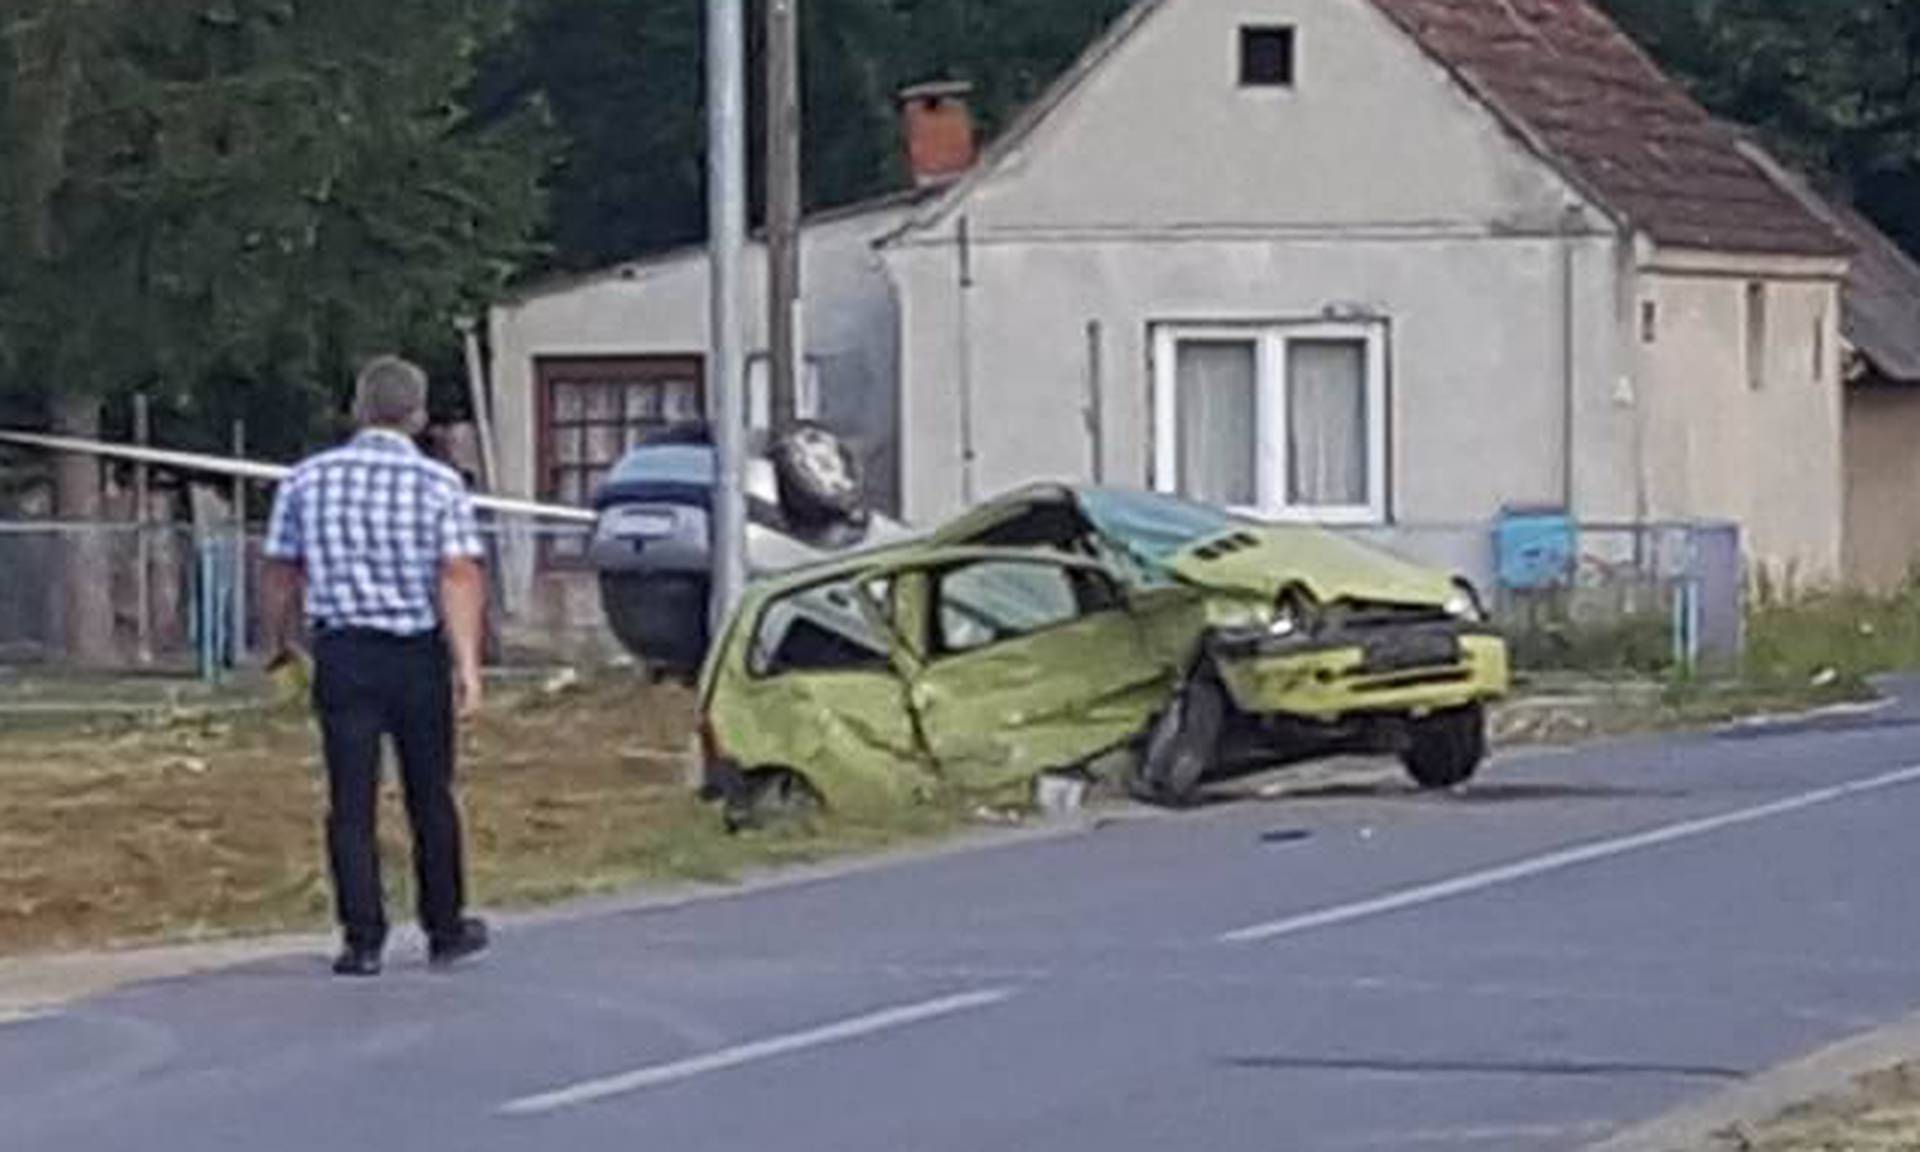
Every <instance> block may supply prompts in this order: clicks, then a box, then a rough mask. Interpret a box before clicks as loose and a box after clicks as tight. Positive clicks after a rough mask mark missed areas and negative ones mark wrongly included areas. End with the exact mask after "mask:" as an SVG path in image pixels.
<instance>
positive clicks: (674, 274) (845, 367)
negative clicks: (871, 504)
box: [490, 0, 1849, 579]
mask: <svg viewBox="0 0 1920 1152" xmlns="http://www.w3.org/2000/svg"><path fill="white" fill-rule="evenodd" d="M904 104H905V109H906V112H907V115H906V117H905V120H904V122H905V125H906V135H907V138H908V146H909V152H910V154H911V155H912V156H913V157H914V158H915V161H916V164H917V165H918V166H919V168H920V171H921V173H922V175H923V180H922V183H921V185H920V187H918V188H916V189H915V190H914V191H912V192H909V193H905V194H903V195H901V196H899V197H895V198H892V199H889V200H887V201H884V202H882V203H879V204H877V205H873V206H868V207H865V208H854V209H851V210H843V211H841V212H838V213H833V214H829V215H827V216H823V217H820V218H818V219H816V220H814V221H812V222H810V223H809V225H808V227H807V229H806V231H805V235H804V240H803V253H804V254H803V279H804V281H805V292H806V324H805V328H806V333H807V340H808V347H809V352H810V354H811V356H812V357H813V358H814V359H815V361H816V364H817V376H816V379H817V389H818V403H819V410H820V415H821V416H822V417H823V418H824V419H826V420H827V421H828V422H829V423H831V424H834V425H836V426H837V427H840V428H842V429H843V430H844V431H846V432H847V433H849V434H850V435H852V436H853V437H854V438H855V439H857V440H858V441H860V442H861V443H862V444H863V446H864V448H865V450H866V451H867V453H868V455H869V461H870V465H871V467H872V471H873V472H874V473H875V476H876V479H877V480H878V482H879V483H878V487H879V492H880V494H881V497H882V501H883V503H886V504H888V505H889V506H890V507H892V508H893V509H894V510H896V511H898V512H899V513H901V514H903V515H904V516H905V517H906V518H907V519H909V520H911V521H915V522H929V521H933V520H936V519H938V518H940V517H943V516H946V515H948V514H950V513H952V512H954V511H956V510H957V509H959V508H961V507H963V506H965V505H966V504H967V503H968V502H969V501H971V500H975V499H979V498H984V497H987V496H990V495H992V494H994V493H996V492H998V491H1001V490H1003V489H1006V488H1008V487H1011V486H1014V485H1017V484H1020V483H1022V482H1025V481H1029V480H1033V479H1038V478H1062V477H1064V478H1074V479H1098V480H1102V481H1104V482H1107V483H1112V484H1122V485H1138V486H1150V487H1156V488H1161V489H1167V490H1177V491H1183V492H1188V493H1191V494H1194V495H1196V496H1200V497H1203V498H1206V499H1209V500H1214V501H1219V502H1222V503H1226V504H1231V505H1235V506H1241V507H1245V508H1248V509H1250V510H1253V511H1255V512H1257V513H1258V514H1260V515H1263V516H1271V517H1276V518H1287V519H1305V520H1313V521H1319V522H1325V523H1331V524H1337V525H1341V526H1344V527H1347V528H1350V529H1352V530H1355V531H1363V532H1368V533H1375V534H1379V535H1381V536H1384V537H1386V538H1389V539H1391V540H1393V541H1396V542H1397V543H1399V544H1401V545H1403V546H1404V547H1406V548H1408V549H1410V550H1413V551H1415V552H1418V553H1423V554H1426V555H1428V556H1429V557H1430V558H1432V559H1434V560H1436V561H1442V562H1446V563H1450V564H1453V565H1455V566H1457V567H1459V568H1461V569H1463V570H1465V571H1468V572H1470V573H1474V574H1476V575H1479V576H1481V577H1484V576H1485V575H1486V569H1487V567H1488V565H1489V562H1490V561H1489V556H1488V548H1487V537H1486V526H1487V525H1488V523H1489V522H1490V521H1491V520H1492V518H1494V517H1495V516H1496V515H1497V514H1498V513H1499V512H1500V511H1501V509H1503V508H1505V507H1508V506H1512V505H1551V506H1556V507H1561V508H1565V509H1568V510H1570V511H1571V512H1572V514H1573V515H1574V516H1576V517H1577V518H1579V519H1581V520H1583V521H1590V522H1629V523H1631V522H1643V521H1646V520H1649V519H1661V518H1722V519H1732V520H1737V521H1738V522H1740V523H1741V525H1742V526H1743V529H1744V532H1745V539H1746V543H1747V546H1748V550H1749V552H1750V554H1751V555H1752V556H1753V557H1754V558H1756V559H1758V560H1760V561H1762V562H1765V563H1769V564H1773V565H1776V566H1781V567H1791V568H1792V569H1794V570H1795V571H1796V572H1798V573H1799V574H1800V576H1801V577H1802V578H1807V579H1830V578H1833V577H1836V576H1838V575H1839V574H1840V571H1841V564H1842V555H1843V531H1842V526H1843V524H1844V522H1845V517H1844V515H1843V491H1844V488H1843V450H1842V443H1843V437H1842V400H1841V397H1842V391H1843V381H1842V372H1841V348H1842V341H1841V338H1840V318H1841V288H1842V284H1843V282H1844V279H1845V277H1846V275H1847V272H1848V260H1847V256H1848V252H1849V244H1848V243H1847V241H1846V240H1845V239H1844V238H1843V236H1842V235H1841V233H1840V230H1838V229H1837V228H1836V227H1834V226H1833V225H1832V224H1831V223H1830V221H1829V220H1828V219H1826V218H1825V217H1824V216H1823V215H1822V214H1821V213H1819V212H1816V211H1814V210H1813V209H1812V208H1810V207H1809V206H1808V205H1807V204H1804V203H1802V202H1801V201H1800V200H1799V199H1797V198H1796V197H1795V196H1794V195H1792V194H1790V193H1789V192H1788V191H1786V190H1784V189H1783V187H1782V185H1781V183H1780V182H1779V181H1778V180H1776V179H1775V178H1773V176H1771V175H1770V174H1769V173H1768V172H1766V171H1765V170H1763V168H1762V167H1761V165H1760V163H1759V161H1757V160H1756V159H1755V158H1754V157H1752V156H1750V155H1749V154H1748V152H1747V150H1745V149H1744V148H1743V147H1742V146H1741V144H1740V142H1739V140H1738V138H1737V136H1736V135H1735V133H1734V132H1732V131H1731V130H1730V129H1728V128H1727V127H1725V126H1723V125H1721V124H1719V123H1717V122H1715V121H1714V120H1712V119H1711V118H1710V117H1709V116H1708V115H1707V114H1706V113H1705V112H1704V111H1702V110H1701V109H1700V108H1699V107H1698V106H1696V105H1695V104H1694V103H1693V102H1692V101H1691V100H1690V99H1689V98H1688V97H1687V95H1686V94H1685V93H1684V92H1683V91H1682V90H1681V89H1680V87H1679V86H1678V85H1677V84H1675V83H1674V82H1672V81H1671V80H1669V79H1668V78H1667V77H1665V76H1663V75H1662V74H1661V73H1660V72H1659V71H1658V69H1657V68H1656V67H1655V66H1654V65H1653V64H1652V63H1651V62H1650V61H1649V60H1648V58H1647V57H1645V56H1644V55H1643V54H1642V53H1641V52H1640V51H1639V50H1638V49H1637V48H1636V47H1635V46H1634V45H1633V44H1632V43H1631V42H1630V41H1629V40H1628V39H1627V38H1626V37H1625V36H1624V35H1623V34H1622V33H1621V32H1620V31H1619V30H1618V29H1616V28H1615V27H1614V26H1613V25H1612V24H1611V23H1610V22H1609V21H1608V20H1607V18H1606V17H1605V16H1604V15H1602V14H1601V13H1600V12H1599V10H1598V9H1597V8H1595V7H1594V6H1593V5H1592V4H1591V3H1589V2H1588V0H1533V2H1531V3H1526V4H1514V3H1510V2H1508V0H1140V2H1139V3H1138V4H1136V5H1135V7H1133V8H1132V9H1131V10H1129V11H1128V12H1127V13H1126V14H1125V15H1123V16H1122V17H1121V18H1119V19H1118V20H1117V21H1116V22H1115V24H1114V25H1113V26H1112V27H1111V28H1110V29H1109V30H1108V31H1107V32H1106V33H1105V34H1104V35H1103V36H1102V37H1101V38H1100V39H1099V40H1098V42H1097V43H1095V44H1093V45H1092V46H1091V47H1090V48H1089V49H1088V50H1087V51H1086V53H1085V54H1084V55H1083V57H1082V58H1081V59H1080V60H1079V61H1078V63H1076V64H1075V65H1074V66H1073V67H1072V68H1071V69H1070V70H1069V71H1068V72H1067V73H1066V74H1065V75H1064V76H1062V77H1061V79H1060V80H1059V81H1058V82H1057V83H1056V84H1054V85H1053V87H1052V88H1051V89H1050V90H1049V91H1048V92H1047V93H1046V94H1045V95H1044V96H1043V97H1042V98H1041V99H1039V100H1038V101H1036V102H1035V103H1034V104H1033V105H1032V106H1031V107H1030V108H1028V109H1027V110H1026V112H1025V113H1024V114H1023V115H1022V116H1021V117H1020V118H1019V119H1018V120H1017V121H1016V122H1015V123H1014V124H1013V125H1012V126H1011V127H1010V128H1009V129H1008V130H1007V131H1006V132H1005V133H1004V134H1003V135H1002V136H1001V137H1000V138H999V139H998V140H997V141H995V142H994V143H993V145H992V146H991V147H990V148H989V149H988V150H987V151H986V152H985V153H984V154H982V155H981V156H980V157H979V158H978V161H977V162H976V163H970V164H969V163H964V162H962V163H955V162H954V161H955V159H956V157H955V152H956V150H957V149H966V148H969V147H970V145H969V144H967V134H966V132H965V131H964V128H965V125H966V110H965V105H964V99H963V97H962V96H961V95H960V94H959V93H958V92H957V91H955V90H954V89H953V88H952V87H951V86H941V87H934V88H931V89H924V90H920V91H917V92H913V93H911V94H909V95H908V96H907V98H906V99H905V101H904ZM961 159H962V160H963V161H964V160H969V159H971V156H970V155H968V156H965V157H962V158H961ZM755 255H756V256H757V255H758V254H757V253H756V254H755ZM759 263H760V262H759V261H757V260H756V261H754V262H753V265H752V276H751V277H750V281H749V284H748V315H749V316H750V317H751V318H752V319H753V325H754V326H753V328H752V330H751V331H750V339H751V341H752V342H753V345H754V346H762V344H763V337H762V331H763V328H762V326H761V320H760V316H761V314H762V313H763V312H764V307H763V306H762V305H761V303H760V295H759V294H760V279H759V277H760V273H761V271H762V270H761V268H760V267H759V266H758V265H759ZM705 280H706V269H705V266H704V261H703V258H702V257H701V255H700V254H699V253H693V252H690V253H672V254H667V255H664V256H660V257H655V258H651V259H647V260H642V261H637V262H635V263H633V264H630V265H626V266H623V267H621V268H617V269H613V270H611V271H609V272H607V273H605V274H602V275H598V276H594V277H589V278H586V279H584V280H577V281H572V282H561V283H556V284H550V285H543V286H536V287H534V288H532V289H529V290H528V291H526V292H524V293H522V294H521V295H519V296H517V297H515V298H513V299H511V300H508V301H505V302H503V303H502V304H501V305H500V306H499V307H497V308H496V309H494V311H493V315H492V318H491V325H490V337H491V347H492V354H493V389H494V394H495V396H496V400H495V404H496V408H497V412H496V417H497V423H498V426H499V429H500V431H499V435H500V437H501V444H500V455H501V459H502V461H503V465H502V474H503V478H504V480H505V481H506V485H507V486H508V487H510V488H512V489H513V490H515V491H517V492H520V493H524V494H527V495H537V496H548V497H560V498H566V499H575V498H578V497H579V496H580V495H581V493H582V489H581V487H580V484H581V483H582V482H583V481H581V480H577V479H575V478H574V477H576V476H583V477H584V476H588V475H590V470H591V469H593V468H597V467H602V466H604V464H605V463H606V462H609V461H610V458H611V455H612V454H613V453H615V452H617V450H618V447H619V446H620V445H622V444H623V443H624V440H625V438H626V437H628V436H631V435H634V434H636V433H637V432H638V431H639V430H641V429H642V428H643V427H644V426H646V425H647V423H648V422H649V421H652V420H655V419H657V416H656V410H657V407H658V404H659V403H666V402H667V401H660V402H656V401H655V400H652V399H649V398H648V397H649V395H650V393H649V389H653V388H656V387H660V388H666V389H668V391H667V392H666V393H664V394H666V395H673V396H684V398H683V399H681V400H678V401H675V402H677V403H680V404H682V405H683V406H685V407H688V408H691V407H694V406H696V405H697V403H698V401H697V400H696V399H694V398H693V397H695V396H696V395H697V389H698V384H699V381H700V364H701V358H700V350H701V349H703V348H704V347H705V346H706V330H705V325H706V295H705V292H706V284H705ZM655 381H669V382H670V383H668V384H660V385H657V386H656V384H654V383H653V382H655ZM673 389H682V391H673ZM615 396H618V397H619V400H618V401H617V402H616V400H615V399H614V397H615Z"/></svg>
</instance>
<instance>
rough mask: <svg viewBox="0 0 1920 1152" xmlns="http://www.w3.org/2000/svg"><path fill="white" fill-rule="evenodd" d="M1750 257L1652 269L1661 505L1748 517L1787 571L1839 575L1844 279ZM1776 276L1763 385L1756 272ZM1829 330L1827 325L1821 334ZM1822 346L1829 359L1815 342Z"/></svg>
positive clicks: (1651, 397) (1655, 511) (1798, 578)
mask: <svg viewBox="0 0 1920 1152" xmlns="http://www.w3.org/2000/svg"><path fill="white" fill-rule="evenodd" d="M1784 273H1786V269H1782V267H1770V265H1766V263H1753V265H1749V267H1747V275H1740V273H1738V269H1718V271H1707V269H1678V271H1647V273H1645V275H1644V276H1642V288H1640V296H1642V300H1649V301H1655V303H1657V309H1659V332H1657V336H1655V342H1653V344H1651V346H1649V344H1642V349H1640V357H1638V359H1640V374H1642V378H1644V382H1645V384H1644V392H1645V396H1647V420H1649V430H1647V447H1649V451H1647V470H1649V497H1651V509H1649V513H1651V515H1653V516H1655V518H1667V516H1680V518H1695V516H1697V518H1730V520H1740V522H1741V526H1743V534H1745V549H1747V555H1749V557H1751V559H1753V561H1755V563H1759V564H1766V566H1768V568H1772V570H1774V572H1776V574H1778V576H1791V578H1793V580H1795V582H1803V584H1826V582H1832V580H1836V578H1837V576H1839V561H1841V541H1843V524H1845V511H1843V509H1845V486H1843V457H1841V394H1843V386H1841V382H1839V330H1837V317H1839V290H1837V284H1836V282H1834V280H1828V278H1789V276H1786V275H1784ZM1755 280H1757V282H1763V284H1764V286H1766V324H1764V328H1766V348H1764V361H1766V363H1764V378H1763V382H1761V386H1759V388H1753V386H1751V384H1749V376H1747V359H1745V340H1747V315H1745V313H1747V307H1745V296H1747V284H1749V282H1755ZM1816 328H1818V334H1816ZM1816 351H1818V353H1820V363H1818V369H1816V365H1814V353H1816Z"/></svg>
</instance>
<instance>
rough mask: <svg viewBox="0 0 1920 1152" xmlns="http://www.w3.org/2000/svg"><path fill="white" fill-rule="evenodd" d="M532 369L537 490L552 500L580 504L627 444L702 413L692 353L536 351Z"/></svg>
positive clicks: (564, 548) (557, 552)
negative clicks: (548, 354)
mask: <svg viewBox="0 0 1920 1152" xmlns="http://www.w3.org/2000/svg"><path fill="white" fill-rule="evenodd" d="M535 376H536V378H537V380H538V381H539V405H540V407H539V413H538V416H539V467H540V476H539V485H540V498H541V499H542V500H547V501H552V502H554V503H559V504H573V505H580V506H584V505H586V504H588V503H589V502H590V501H591V500H592V499H593V492H594V489H595V488H597V487H598V486H599V484H600V482H601V481H602V480H604V479H605V478H606V475H607V472H608V471H609V470H610V469H612V467H613V466H614V465H615V464H616V463H618V462H619V460H620V457H621V456H623V455H624V454H625V453H626V451H627V449H629V448H631V447H633V446H635V445H637V444H639V443H640V441H641V440H643V439H645V438H646V437H648V436H649V435H652V434H653V433H656V432H660V431H664V430H665V429H667V428H670V427H672V426H674V425H676V424H684V423H687V422H690V421H695V420H699V419H700V418H701V416H702V415H703V401H702V397H701V365H700V360H699V358H698V357H692V356H673V357H655V356H634V357H621V358H616V359H605V360H585V359H571V358H563V359H542V360H539V361H537V362H536V363H535ZM585 546H586V541H585V539H584V538H581V539H577V540H576V539H574V538H573V537H572V536H568V537H566V538H564V539H556V540H554V541H553V543H552V546H551V548H550V549H549V551H550V553H551V554H552V555H554V556H556V557H564V556H571V555H578V554H580V553H581V552H583V551H584V549H585Z"/></svg>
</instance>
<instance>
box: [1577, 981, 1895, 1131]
mask: <svg viewBox="0 0 1920 1152" xmlns="http://www.w3.org/2000/svg"><path fill="white" fill-rule="evenodd" d="M1916 1057H1920V1013H1915V1014H1914V1015H1912V1016H1908V1017H1907V1018H1905V1019H1904V1020H1901V1021H1900V1022H1898V1023H1896V1024H1892V1025H1889V1026H1887V1027H1885V1028H1879V1029H1876V1030H1874V1031H1872V1032H1866V1033H1862V1034H1861V1035H1858V1036H1855V1037H1852V1038H1851V1039H1847V1040H1842V1041H1841V1042H1839V1043H1838V1044H1834V1045H1832V1046H1830V1047H1827V1048H1823V1049H1820V1050H1819V1051H1817V1052H1815V1053H1814V1054H1813V1055H1811V1056H1807V1057H1804V1058H1802V1059H1800V1060H1796V1061H1794V1062H1792V1063H1790V1064H1783V1065H1781V1066H1780V1067H1778V1068H1774V1069H1772V1070H1771V1071H1767V1072H1762V1073H1760V1074H1759V1075H1757V1076H1754V1077H1752V1078H1750V1079H1748V1080H1746V1081H1744V1082H1743V1083H1741V1084H1740V1085H1738V1086H1737V1087H1734V1088H1729V1089H1727V1090H1726V1091H1724V1092H1721V1093H1719V1094H1718V1095H1715V1096H1711V1097H1708V1098H1707V1099H1705V1100H1701V1101H1697V1102H1695V1103H1692V1104H1686V1105H1682V1106H1681V1107H1679V1108H1677V1109H1675V1110H1673V1111H1671V1112H1668V1113H1666V1114H1665V1115H1663V1116H1660V1117H1657V1118H1655V1119H1654V1120H1652V1121H1649V1122H1647V1123H1645V1124H1642V1125H1639V1126H1636V1127H1634V1128H1629V1129H1627V1130H1626V1131H1624V1132H1620V1133H1617V1134H1616V1135H1614V1136H1611V1137H1609V1138H1608V1139H1606V1140H1604V1141H1601V1142H1600V1143H1598V1144H1591V1145H1588V1146H1587V1147H1586V1148H1585V1149H1583V1152H1701V1150H1702V1149H1703V1148H1705V1147H1707V1145H1708V1141H1710V1140H1711V1139H1713V1137H1714V1136H1715V1135H1716V1134H1719V1133H1723V1132H1726V1131H1728V1130H1729V1129H1732V1128H1734V1127H1735V1126H1737V1125H1752V1124H1759V1123H1763V1122H1765V1121H1767V1120H1770V1119H1772V1118H1774V1117H1775V1116H1778V1115H1779V1114H1780V1113H1781V1112H1784V1111H1786V1110H1787V1109H1789V1108H1791V1107H1793V1106H1794V1105H1796V1104H1803V1103H1805V1102H1807V1101H1808V1100H1811V1099H1814V1098H1817V1097H1821V1096H1827V1095H1831V1094H1833V1093H1837V1092H1844V1091H1846V1090H1848V1089H1849V1088H1852V1087H1853V1086H1854V1082H1855V1081H1857V1080H1858V1079H1859V1078H1860V1077H1862V1076H1864V1075H1867V1074H1868V1073H1871V1072H1876V1071H1879V1070H1881V1069H1883V1068H1887V1067H1890V1066H1892V1065H1895V1064H1899V1063H1901V1062H1903V1061H1908V1060H1913V1059H1915V1058H1916Z"/></svg>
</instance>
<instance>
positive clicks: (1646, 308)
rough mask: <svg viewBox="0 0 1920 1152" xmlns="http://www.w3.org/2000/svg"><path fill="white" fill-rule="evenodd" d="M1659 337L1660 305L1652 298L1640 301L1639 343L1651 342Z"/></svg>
mask: <svg viewBox="0 0 1920 1152" xmlns="http://www.w3.org/2000/svg"><path fill="white" fill-rule="evenodd" d="M1659 339H1660V305H1659V304H1657V303H1655V302H1654V301H1652V300H1642V301H1640V343H1642V344H1652V343H1654V342H1656V341H1657V340H1659Z"/></svg>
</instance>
